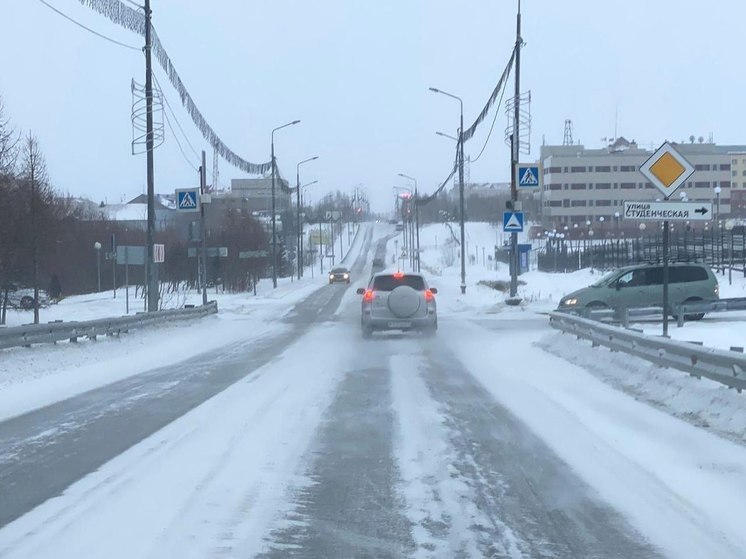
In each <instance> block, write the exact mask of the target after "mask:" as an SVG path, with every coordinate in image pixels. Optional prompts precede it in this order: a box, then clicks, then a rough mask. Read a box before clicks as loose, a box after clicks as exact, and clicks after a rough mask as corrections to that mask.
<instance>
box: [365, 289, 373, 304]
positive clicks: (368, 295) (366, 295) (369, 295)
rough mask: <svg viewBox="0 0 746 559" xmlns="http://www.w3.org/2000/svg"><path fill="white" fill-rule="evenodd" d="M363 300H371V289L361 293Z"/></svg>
mask: <svg viewBox="0 0 746 559" xmlns="http://www.w3.org/2000/svg"><path fill="white" fill-rule="evenodd" d="M363 301H365V302H366V303H370V302H372V301H373V290H372V289H368V290H367V291H366V292H365V294H364V295H363Z"/></svg>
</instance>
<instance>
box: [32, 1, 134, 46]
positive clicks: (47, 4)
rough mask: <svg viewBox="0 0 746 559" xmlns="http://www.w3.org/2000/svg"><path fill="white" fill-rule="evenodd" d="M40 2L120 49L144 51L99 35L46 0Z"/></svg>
mask: <svg viewBox="0 0 746 559" xmlns="http://www.w3.org/2000/svg"><path fill="white" fill-rule="evenodd" d="M39 2H41V3H42V4H44V5H45V6H46V7H47V8H49V9H50V10H52V11H54V12H56V13H58V14H59V15H61V16H62V17H64V18H65V19H66V20H68V21H71V22H72V23H74V24H75V25H77V26H78V27H82V28H83V29H85V30H86V31H88V32H89V33H93V34H94V35H96V36H97V37H100V38H102V39H105V40H107V41H109V42H110V43H114V44H115V45H119V46H120V47H125V48H128V49H130V50H136V51H138V52H140V51H142V49H140V48H138V47H133V46H132V45H128V44H126V43H121V42H119V41H117V40H116V39H112V38H111V37H107V36H106V35H102V34H101V33H99V32H98V31H94V30H93V29H91V28H90V27H86V26H85V25H83V24H82V23H80V22H78V21H76V20H74V19H73V18H71V17H70V16H69V15H67V14H65V13H63V12H61V11H60V10H58V9H57V8H55V7H54V6H52V5H51V4H49V3H48V2H46V0H39Z"/></svg>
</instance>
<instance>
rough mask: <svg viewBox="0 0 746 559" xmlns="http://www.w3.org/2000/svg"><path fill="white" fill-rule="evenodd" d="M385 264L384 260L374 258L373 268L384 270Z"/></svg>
mask: <svg viewBox="0 0 746 559" xmlns="http://www.w3.org/2000/svg"><path fill="white" fill-rule="evenodd" d="M384 266H385V264H384V263H383V258H374V259H373V267H374V268H383V267H384Z"/></svg>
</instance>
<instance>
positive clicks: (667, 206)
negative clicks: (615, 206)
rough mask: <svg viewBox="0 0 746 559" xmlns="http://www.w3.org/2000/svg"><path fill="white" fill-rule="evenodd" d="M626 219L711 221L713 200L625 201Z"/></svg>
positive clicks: (624, 215)
mask: <svg viewBox="0 0 746 559" xmlns="http://www.w3.org/2000/svg"><path fill="white" fill-rule="evenodd" d="M623 217H624V219H635V220H640V221H660V220H662V219H667V220H668V221H710V220H711V219H712V202H639V201H633V200H625V201H624V214H623Z"/></svg>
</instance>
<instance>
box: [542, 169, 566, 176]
mask: <svg viewBox="0 0 746 559" xmlns="http://www.w3.org/2000/svg"><path fill="white" fill-rule="evenodd" d="M561 172H562V167H545V168H544V174H545V175H551V174H552V173H561Z"/></svg>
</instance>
